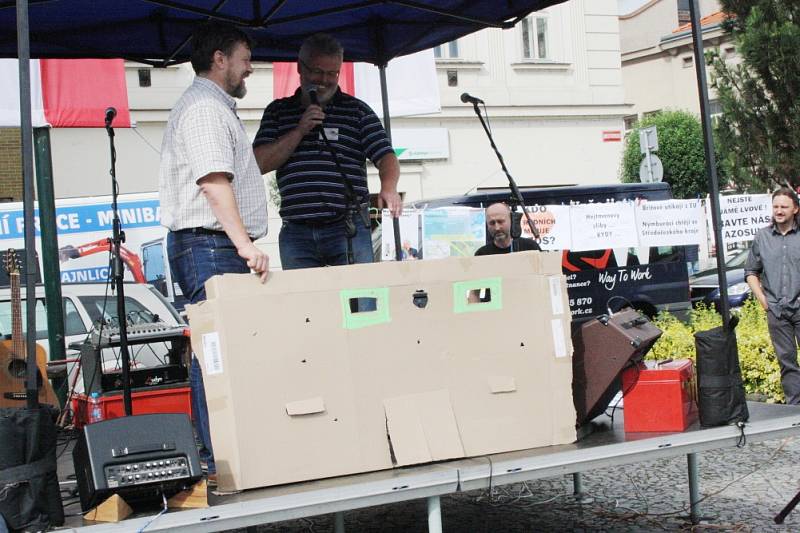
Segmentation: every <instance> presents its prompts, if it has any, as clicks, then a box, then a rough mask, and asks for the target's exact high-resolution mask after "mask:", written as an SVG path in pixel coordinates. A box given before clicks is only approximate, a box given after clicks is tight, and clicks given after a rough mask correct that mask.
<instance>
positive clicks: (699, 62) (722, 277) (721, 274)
mask: <svg viewBox="0 0 800 533" xmlns="http://www.w3.org/2000/svg"><path fill="white" fill-rule="evenodd" d="M689 13H690V15H691V18H692V42H693V43H694V64H695V70H696V71H697V93H698V94H699V96H700V118H701V121H702V123H703V140H704V143H703V145H704V148H705V155H706V176H707V177H708V191H709V198H710V201H711V218H712V221H713V224H712V225H713V227H714V242H715V243H716V248H717V276H718V279H719V303H720V312H721V314H722V326H723V327H724V328H725V330H728V327H729V322H730V302H729V301H728V279H727V275H726V273H725V243H724V242H723V240H722V217H721V216H720V212H719V181H718V179H717V162H716V159H715V154H714V136H713V132H712V124H711V115H710V114H709V103H708V85H707V83H706V61H705V54H704V52H703V28H702V26H701V24H700V7H699V5H698V2H697V0H691V1H690V2H689Z"/></svg>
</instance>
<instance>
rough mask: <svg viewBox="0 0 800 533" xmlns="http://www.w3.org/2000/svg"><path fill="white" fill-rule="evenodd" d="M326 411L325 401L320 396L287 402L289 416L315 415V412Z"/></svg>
mask: <svg viewBox="0 0 800 533" xmlns="http://www.w3.org/2000/svg"><path fill="white" fill-rule="evenodd" d="M324 412H325V402H324V401H322V398H320V397H319V396H318V397H316V398H309V399H307V400H299V401H296V402H289V403H287V404H286V414H287V415H289V416H298V415H313V414H314V413H324Z"/></svg>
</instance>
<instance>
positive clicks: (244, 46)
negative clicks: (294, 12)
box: [159, 22, 269, 477]
mask: <svg viewBox="0 0 800 533" xmlns="http://www.w3.org/2000/svg"><path fill="white" fill-rule="evenodd" d="M251 46H252V41H251V39H250V37H249V36H248V35H247V34H246V33H244V32H243V31H241V30H239V29H238V28H236V27H234V26H232V25H229V24H225V23H221V22H210V23H206V24H204V25H203V26H201V27H200V28H199V29H198V30H197V31H196V32H195V34H194V36H193V37H192V67H193V69H194V71H195V74H196V77H195V79H194V82H193V83H192V85H191V86H190V87H189V88H188V89H187V90H186V91H185V92H184V93H183V95H182V96H181V98H180V100H178V102H177V104H176V105H175V107H174V108H173V109H172V112H171V113H170V116H169V120H168V121H167V127H166V131H165V133H164V141H163V143H162V146H161V166H160V170H159V200H160V203H161V221H162V224H164V225H165V226H166V227H167V228H169V230H170V231H169V233H168V235H167V252H168V255H169V264H170V268H171V270H172V275H173V277H174V278H175V279H176V281H177V282H178V284H179V286H180V288H181V291H182V292H183V294H184V295H185V296H186V298H187V299H188V300H189V301H190V302H191V303H197V302H199V301H202V300H205V298H206V293H205V282H206V280H207V279H208V278H210V277H211V276H214V275H216V274H226V273H247V272H250V271H251V269H252V271H254V272H255V273H256V274H257V275H259V276H260V278H261V280H262V282H263V281H265V280H266V278H267V274H268V269H269V257H268V256H267V255H266V254H265V253H264V252H263V251H261V250H260V249H259V248H258V247H257V246H256V245H255V244H253V241H254V240H256V239H258V238H260V237H263V236H264V235H266V233H267V196H266V190H265V187H264V181H263V179H262V177H261V171H260V170H259V168H258V164H257V163H256V160H255V156H254V155H253V149H252V147H251V144H250V140H249V139H248V138H247V134H246V133H245V129H244V125H243V124H242V122H241V120H240V119H239V117H238V116H237V114H236V100H235V98H242V97H243V96H244V95H245V93H246V92H247V88H246V87H245V78H247V76H249V75H250V73H251V72H253V69H252V67H251V65H250V49H251ZM189 380H190V384H191V387H192V409H193V411H194V413H195V419H196V424H197V430H198V434H199V436H200V440H201V443H202V446H201V449H200V455H201V460H204V461H205V462H206V463H207V465H208V472H209V476H210V477H211V476H212V475H213V474H215V473H216V468H215V465H214V457H213V451H212V447H211V436H210V429H209V423H208V408H207V407H206V401H205V391H204V390H203V376H202V373H201V370H200V365H199V364H198V362H197V358H195V357H193V358H192V366H191V371H190V377H189Z"/></svg>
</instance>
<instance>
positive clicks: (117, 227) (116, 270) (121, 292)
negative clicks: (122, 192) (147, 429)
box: [106, 113, 133, 416]
mask: <svg viewBox="0 0 800 533" xmlns="http://www.w3.org/2000/svg"><path fill="white" fill-rule="evenodd" d="M113 121H114V114H108V113H107V114H106V132H107V133H108V143H109V149H110V151H111V169H110V170H109V174H110V175H111V211H112V213H113V229H112V233H111V235H112V237H111V238H110V239H109V243H110V244H111V248H112V250H113V253H112V260H111V280H112V282H113V284H114V288H115V290H116V293H117V296H116V300H117V321H118V322H119V351H120V356H121V358H122V396H123V402H124V405H125V416H131V415H132V414H133V405H132V401H131V382H130V353H129V352H128V319H127V314H126V313H125V285H124V283H123V278H124V275H125V270H124V267H123V265H122V255H121V254H120V247H121V246H122V243H123V242H125V232H124V231H122V225H121V223H120V219H119V210H118V208H117V196H118V195H119V185H118V183H117V171H116V163H117V150H116V148H115V147H114V128H113V127H111V123H112V122H113Z"/></svg>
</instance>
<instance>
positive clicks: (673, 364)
mask: <svg viewBox="0 0 800 533" xmlns="http://www.w3.org/2000/svg"><path fill="white" fill-rule="evenodd" d="M695 386H696V385H695V373H694V365H693V364H692V361H691V360H689V359H678V360H675V361H667V362H663V363H661V364H659V362H658V361H645V362H643V363H639V365H637V366H633V367H631V368H628V369H627V370H625V372H623V374H622V391H623V393H624V397H625V401H624V405H625V417H624V418H625V431H626V432H640V431H659V432H666V431H684V430H686V428H688V427H689V426H690V425H691V424H692V423H693V422H694V421H695V420H697V402H696V392H695V391H696V388H695Z"/></svg>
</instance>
